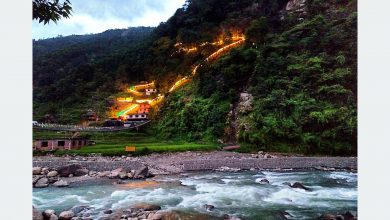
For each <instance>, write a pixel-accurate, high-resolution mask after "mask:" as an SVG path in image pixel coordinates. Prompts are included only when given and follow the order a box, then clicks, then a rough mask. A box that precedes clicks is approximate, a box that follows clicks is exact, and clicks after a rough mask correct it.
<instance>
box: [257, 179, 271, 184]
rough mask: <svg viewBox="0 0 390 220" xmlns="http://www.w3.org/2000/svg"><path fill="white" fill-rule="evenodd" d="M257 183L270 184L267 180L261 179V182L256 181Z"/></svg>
mask: <svg viewBox="0 0 390 220" xmlns="http://www.w3.org/2000/svg"><path fill="white" fill-rule="evenodd" d="M256 183H260V184H264V185H266V184H269V181H268V180H267V179H261V180H258V179H256Z"/></svg>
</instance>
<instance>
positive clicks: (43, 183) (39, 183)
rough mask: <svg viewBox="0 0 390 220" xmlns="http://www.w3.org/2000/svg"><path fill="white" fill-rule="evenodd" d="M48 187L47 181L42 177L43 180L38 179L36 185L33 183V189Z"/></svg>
mask: <svg viewBox="0 0 390 220" xmlns="http://www.w3.org/2000/svg"><path fill="white" fill-rule="evenodd" d="M48 185H49V179H47V178H46V177H43V178H40V179H39V180H38V181H37V183H35V185H34V186H35V187H36V188H44V187H47V186H48Z"/></svg>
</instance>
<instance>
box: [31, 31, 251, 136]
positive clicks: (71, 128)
mask: <svg viewBox="0 0 390 220" xmlns="http://www.w3.org/2000/svg"><path fill="white" fill-rule="evenodd" d="M233 39H234V40H237V41H235V42H233V43H231V44H228V45H226V46H224V47H222V48H220V49H218V50H217V51H215V52H214V53H212V54H210V55H209V56H208V57H207V58H206V59H204V60H203V61H202V62H212V61H214V60H216V59H218V58H219V57H220V56H222V55H223V54H225V53H227V52H229V51H230V50H231V49H233V48H236V47H238V46H240V45H241V44H243V43H244V42H245V37H236V38H233ZM199 66H202V64H198V65H196V66H195V67H194V68H193V69H192V71H191V75H189V76H185V77H183V78H181V79H179V80H178V81H176V82H175V83H174V84H173V86H172V87H171V88H170V89H169V91H168V94H169V93H172V92H174V91H175V90H177V89H178V88H180V87H182V86H183V85H185V84H187V83H188V82H189V81H190V80H191V78H192V77H193V76H195V75H196V73H197V71H198V67H199ZM152 86H154V82H152V83H149V84H144V85H136V86H132V87H130V88H129V89H128V90H127V91H128V92H129V93H131V94H133V95H135V96H138V97H140V96H143V93H141V92H139V91H137V90H139V89H146V88H150V87H152ZM164 97H165V96H164V95H162V96H158V97H156V98H154V99H144V100H136V102H137V103H148V104H150V105H151V106H155V105H157V104H158V103H160V102H161V101H163V99H164ZM120 101H121V102H131V101H132V100H126V99H124V100H122V99H121V100H120ZM138 107H139V104H132V105H130V106H128V107H126V108H125V109H123V110H121V111H119V112H118V113H117V114H116V115H117V116H118V117H119V116H123V115H126V114H127V113H129V112H132V111H134V110H136V109H137V108H138ZM149 122H150V120H146V121H139V122H134V123H133V124H131V125H130V126H129V127H119V126H115V127H96V126H87V127H85V126H84V127H83V126H80V125H60V124H37V125H34V126H33V128H36V129H41V130H51V131H71V132H113V131H122V130H129V129H134V128H138V127H141V126H143V125H145V124H147V123H149Z"/></svg>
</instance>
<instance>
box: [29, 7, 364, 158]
mask: <svg viewBox="0 0 390 220" xmlns="http://www.w3.org/2000/svg"><path fill="white" fill-rule="evenodd" d="M132 30H137V29H132ZM130 32H131V30H129V33H130ZM149 33H150V34H149ZM236 33H243V34H245V36H246V43H245V45H243V46H241V47H240V48H237V49H234V50H233V51H231V52H230V53H228V54H227V55H225V56H223V57H221V58H220V59H218V60H217V61H216V62H213V63H210V64H208V65H203V66H202V67H201V68H199V70H198V72H199V73H198V75H197V76H196V77H195V78H194V80H193V81H192V82H191V83H190V84H188V85H186V86H185V87H183V88H182V89H180V90H179V91H178V92H175V93H174V94H172V95H170V96H168V97H167V98H166V101H165V102H164V104H163V105H162V106H161V107H160V109H159V111H158V112H157V113H156V114H154V122H153V124H152V125H151V126H150V129H149V130H150V132H153V133H155V135H157V136H159V137H160V138H167V139H172V138H177V139H186V140H189V141H202V140H203V141H216V140H218V139H219V141H223V142H224V143H229V142H233V143H236V142H238V143H239V144H240V145H241V146H242V149H246V150H269V151H283V152H301V153H308V154H333V155H353V154H356V145H357V104H356V103H357V91H356V90H357V89H356V86H357V63H356V62H357V13H356V0H329V1H318V0H290V1H288V0H280V1H275V0H240V1H230V0H189V1H187V2H186V4H185V5H184V6H183V7H182V8H180V9H178V10H177V12H176V13H175V14H174V16H172V17H171V18H170V19H169V20H168V21H167V22H165V23H162V24H160V25H159V26H158V27H157V28H155V29H154V30H153V31H151V32H150V29H145V32H142V31H141V32H137V33H134V35H129V36H133V38H132V37H129V38H128V39H127V40H123V36H122V35H121V34H120V36H112V38H110V39H108V38H107V39H106V38H104V37H102V38H99V40H96V41H92V40H91V39H85V38H88V37H85V36H74V38H78V40H71V38H68V39H67V38H63V39H62V38H59V39H50V40H42V41H38V42H36V43H34V52H35V53H38V55H37V56H34V117H35V118H36V119H39V118H41V117H43V115H45V114H52V115H54V116H55V117H56V118H57V119H58V120H59V121H60V122H62V123H68V122H76V121H79V120H80V115H81V114H82V112H85V111H86V109H87V108H94V109H100V111H99V112H100V114H102V112H104V109H105V108H106V107H108V105H109V102H108V101H107V97H109V96H110V95H112V94H114V93H116V92H120V91H121V89H122V87H123V85H125V84H126V83H134V82H139V81H141V80H148V81H150V80H156V81H157V82H158V83H159V84H158V87H159V89H160V90H161V91H164V90H166V89H167V86H168V85H170V84H171V83H172V82H174V81H175V80H177V79H179V78H180V77H182V76H184V75H187V74H188V73H189V71H190V70H191V68H192V67H193V65H194V64H196V63H198V62H199V61H200V60H202V59H203V58H205V57H206V56H207V55H209V54H210V53H211V52H212V51H215V50H216V49H218V46H215V45H214V44H211V43H210V42H219V41H222V42H229V41H230V40H231V39H232V37H234V35H235V34H236ZM137 34H138V36H137ZM82 38H84V39H82ZM65 39H66V40H65ZM62 40H65V41H62ZM49 41H53V42H56V44H57V45H56V46H55V49H56V50H52V48H50V49H49V48H48V47H47V46H46V48H45V44H46V43H47V44H48V45H49V44H50V43H49ZM67 41H68V42H77V43H74V44H72V43H66V42H67ZM60 42H61V43H60ZM207 43H209V44H207ZM64 44H65V45H68V44H72V45H69V46H62V45H64ZM38 45H39V46H41V48H38ZM200 45H202V46H200ZM203 45H205V46H203ZM195 47H196V48H197V49H196V50H195V49H194V50H186V48H195ZM39 54H43V55H42V56H39Z"/></svg>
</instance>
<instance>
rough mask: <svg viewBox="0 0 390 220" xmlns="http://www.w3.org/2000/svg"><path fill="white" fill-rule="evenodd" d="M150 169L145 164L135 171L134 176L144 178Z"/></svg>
mask: <svg viewBox="0 0 390 220" xmlns="http://www.w3.org/2000/svg"><path fill="white" fill-rule="evenodd" d="M148 173H149V169H148V167H147V166H143V167H142V168H140V169H138V170H137V171H135V174H134V178H136V179H143V178H145V177H147V176H148Z"/></svg>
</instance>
